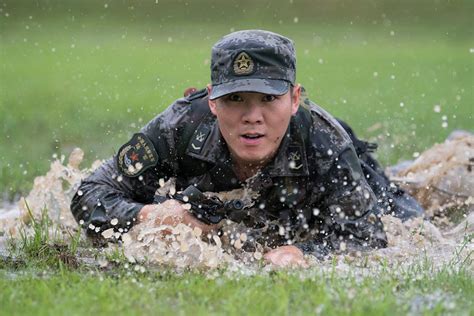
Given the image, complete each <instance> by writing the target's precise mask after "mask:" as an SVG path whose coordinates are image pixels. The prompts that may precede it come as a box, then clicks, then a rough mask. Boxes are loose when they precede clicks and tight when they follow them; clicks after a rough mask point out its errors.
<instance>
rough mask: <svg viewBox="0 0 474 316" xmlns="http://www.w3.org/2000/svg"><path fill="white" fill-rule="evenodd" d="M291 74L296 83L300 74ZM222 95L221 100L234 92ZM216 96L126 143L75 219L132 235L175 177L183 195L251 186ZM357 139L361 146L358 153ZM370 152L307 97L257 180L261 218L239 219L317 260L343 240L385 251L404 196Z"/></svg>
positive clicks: (93, 229)
mask: <svg viewBox="0 0 474 316" xmlns="http://www.w3.org/2000/svg"><path fill="white" fill-rule="evenodd" d="M237 44H239V45H241V43H237ZM237 46H238V45H237ZM214 52H216V54H217V55H213V60H214V61H216V60H217V61H220V62H217V63H214V62H213V63H212V64H213V66H214V65H221V67H224V68H225V67H233V66H234V67H235V65H238V64H236V62H235V60H237V59H238V58H241V57H242V54H240V55H237V57H234V59H232V58H231V59H230V60H234V64H233V65H232V64H229V65H226V62H228V60H226V59H225V58H220V57H219V56H220V55H219V54H222V55H225V54H224V53H222V50H221V49H215V50H214ZM246 52H247V53H248V51H246ZM237 53H238V51H237ZM237 53H236V54H237ZM293 53H294V52H293ZM249 55H250V58H254V59H258V56H257V57H255V55H254V54H253V53H252V52H250V53H248V55H247V54H246V56H244V58H243V59H244V60H245V58H248V57H249ZM234 56H235V55H234ZM235 58H237V59H235ZM252 67H256V68H257V69H252V71H253V72H252V73H251V74H255V73H257V74H258V72H259V71H261V69H258V67H259V63H258V62H255V64H254V65H252ZM267 70H268V69H267ZM264 71H265V70H264ZM244 72H245V69H244ZM277 72H278V71H277ZM213 74H214V75H213V84H214V83H215V82H217V81H219V80H221V79H222V78H220V77H219V75H220V73H219V72H217V71H216V70H215V69H213ZM234 75H235V74H234ZM249 76H250V77H251V75H249ZM292 76H293V79H294V73H293V74H292ZM224 79H225V78H224ZM249 80H250V81H249ZM247 81H249V82H247ZM251 81H252V78H249V79H248V80H245V81H243V82H242V80H241V85H240V86H239V89H241V90H237V91H246V89H247V88H248V87H250V86H251V85H252V84H254V82H251ZM260 81H261V80H260ZM274 83H275V82H272V80H269V81H268V82H264V85H266V87H264V88H263V89H266V88H268V87H270V89H276V90H278V89H284V87H283V88H282V87H281V86H278V85H275V84H274ZM217 86H218V85H217ZM249 89H250V88H249ZM217 90H218V91H215V90H213V94H214V93H217V94H220V95H223V94H226V93H228V91H226V89H221V91H219V89H217ZM250 91H251V90H250ZM257 91H261V89H260V90H257ZM286 91H288V88H287V90H286ZM286 91H285V92H286ZM270 92H271V91H269V92H268V93H270ZM273 92H275V91H273ZM285 92H283V93H285ZM220 95H217V96H216V95H214V96H211V98H216V97H219V96H220ZM208 97H209V96H208V95H207V91H206V90H201V91H199V92H197V93H194V94H192V95H190V96H188V97H185V98H182V99H179V100H177V101H176V102H175V103H174V104H172V105H171V106H170V107H169V108H168V109H166V110H165V111H164V112H163V113H161V114H160V115H158V116H157V117H156V118H155V119H153V120H152V121H151V122H150V123H148V124H147V125H146V126H145V127H144V128H142V130H141V131H140V133H138V134H135V135H134V136H133V138H132V140H131V141H129V142H128V143H127V144H125V145H124V146H122V148H121V149H120V150H119V152H118V154H117V155H116V157H115V158H114V159H110V160H108V161H107V162H106V163H104V164H103V165H102V166H101V167H100V168H99V169H98V170H97V171H95V172H94V173H93V174H92V175H91V176H90V177H89V178H87V179H85V180H84V181H83V182H82V184H81V186H80V188H79V191H78V193H77V194H76V195H75V197H74V199H73V201H72V205H71V210H72V212H73V214H74V216H75V218H76V220H77V221H80V223H82V225H83V227H85V228H87V230H88V231H89V232H90V233H92V234H94V233H100V232H102V231H104V230H105V229H108V228H110V227H112V224H111V221H112V219H115V218H116V219H118V224H116V225H115V226H113V227H115V228H116V229H117V230H120V231H127V230H128V229H129V228H130V227H131V226H132V225H133V224H134V222H135V221H136V218H137V214H138V212H139V211H140V209H141V208H142V207H143V206H144V205H146V204H150V203H153V201H154V200H156V199H155V191H156V189H157V188H158V186H159V182H160V179H164V180H167V179H169V178H170V177H175V178H176V185H177V190H183V189H185V188H187V187H188V186H189V185H192V184H194V185H196V186H197V187H198V188H199V189H200V190H201V191H212V192H222V191H229V190H233V189H238V188H242V186H243V185H244V183H242V182H241V181H239V180H238V178H237V176H236V175H235V173H234V171H233V168H232V162H231V159H230V155H229V150H228V148H227V146H226V143H225V141H224V139H223V138H222V136H221V134H220V130H219V128H218V126H217V121H216V117H215V116H214V115H212V113H211V112H210V110H209V107H208ZM348 132H349V133H350V134H348ZM351 137H352V139H351ZM354 141H355V142H359V143H356V145H357V148H355V147H354ZM364 145H366V143H364V142H360V141H359V140H358V139H357V138H355V136H354V135H353V134H352V131H351V130H350V129H349V128H348V127H347V131H346V130H345V129H344V128H343V127H342V126H341V124H340V123H339V122H338V121H337V120H336V119H334V118H333V117H332V116H331V115H330V114H328V113H327V112H325V111H324V110H323V109H321V108H320V107H318V106H317V105H315V104H314V103H312V102H311V101H310V100H309V99H308V98H306V97H305V95H304V93H303V95H302V97H301V103H300V107H299V110H298V112H297V114H296V115H295V116H293V117H292V119H291V122H290V125H289V127H288V130H287V132H286V137H284V139H283V141H282V143H281V145H280V147H279V150H278V152H277V154H276V156H275V157H274V159H273V160H272V161H271V162H270V163H269V164H268V165H267V166H265V167H264V168H263V169H262V170H261V172H260V173H259V174H258V175H257V176H256V177H254V178H253V179H252V181H250V184H249V185H250V187H251V188H252V189H253V190H254V191H257V192H259V197H258V198H256V199H255V200H254V201H253V202H254V203H253V207H252V208H251V210H250V211H249V213H252V214H254V215H255V214H257V215H258V216H249V217H243V218H240V219H239V220H242V221H243V222H244V223H245V224H246V225H247V226H249V227H259V226H260V225H262V223H263V222H265V221H266V222H267V223H268V222H272V223H275V222H276V223H277V224H278V225H275V230H278V234H276V235H279V236H280V237H281V238H271V239H268V240H267V241H268V242H267V244H268V245H269V246H272V247H275V246H279V245H283V244H288V243H290V244H295V245H296V246H298V247H299V248H300V249H302V250H303V251H304V252H306V253H317V254H320V253H321V251H323V250H324V249H329V250H330V249H338V248H339V247H340V245H341V242H344V244H345V245H346V246H347V247H351V246H353V247H356V248H365V247H385V246H386V242H387V241H386V236H385V233H384V231H383V226H382V224H381V221H380V218H379V215H380V214H382V213H384V212H387V211H390V209H391V208H393V207H394V205H393V203H394V201H393V199H392V198H393V196H394V194H396V192H401V191H397V190H398V189H396V188H395V189H394V188H393V187H392V188H390V186H389V183H388V180H387V179H386V178H384V175H383V173H382V172H381V170H377V168H379V166H378V164H377V163H376V162H375V160H373V158H372V157H371V156H370V155H369V154H368V150H367V149H368V148H367V146H366V147H364ZM356 149H357V151H358V152H356ZM361 164H362V165H361ZM367 180H369V181H371V185H372V187H373V188H371V186H370V185H369V184H368V182H367ZM373 189H375V190H376V192H377V193H378V194H377V196H376V194H374V190H373ZM387 193H390V194H388V195H387ZM403 194H404V193H403V192H401V193H400V195H403ZM166 198H167V197H162V199H161V200H164V199H166ZM158 200H160V199H158ZM281 228H283V230H282V229H281Z"/></svg>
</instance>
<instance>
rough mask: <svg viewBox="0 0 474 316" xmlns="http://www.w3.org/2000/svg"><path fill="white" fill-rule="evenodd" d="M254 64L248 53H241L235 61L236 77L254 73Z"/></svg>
mask: <svg viewBox="0 0 474 316" xmlns="http://www.w3.org/2000/svg"><path fill="white" fill-rule="evenodd" d="M253 68H254V62H253V60H252V58H251V57H250V56H249V55H248V54H247V53H246V52H241V53H240V54H238V55H237V57H236V58H235V60H234V73H235V74H236V75H248V74H250V73H252V72H253Z"/></svg>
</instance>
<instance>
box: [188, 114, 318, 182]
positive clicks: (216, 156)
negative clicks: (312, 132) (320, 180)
mask: <svg viewBox="0 0 474 316" xmlns="http://www.w3.org/2000/svg"><path fill="white" fill-rule="evenodd" d="M299 125H300V124H297V119H296V117H295V116H293V117H292V119H291V121H290V126H289V127H288V130H287V131H286V133H285V137H284V139H283V140H282V142H281V144H280V147H279V148H278V152H277V154H276V156H275V157H274V159H273V160H272V161H271V162H270V163H269V164H268V165H267V166H265V167H264V168H263V170H262V172H263V173H266V174H268V175H269V176H270V177H295V176H308V175H309V170H308V161H307V156H306V150H305V144H304V137H303V136H304V135H303V134H302V133H303V132H304V131H303V130H304V129H303V130H302V129H301V128H298V126H299ZM186 154H187V155H189V156H191V157H193V158H197V159H200V160H203V161H206V162H210V163H213V164H215V165H216V164H218V165H222V166H227V167H228V168H231V169H232V165H231V160H230V154H229V150H228V148H227V145H226V143H225V141H224V139H223V138H222V135H221V133H220V130H219V127H218V124H217V120H216V119H215V117H214V116H213V115H212V114H210V115H209V116H207V117H206V118H205V119H204V120H203V121H202V122H201V123H200V125H199V126H198V128H197V129H196V131H195V132H194V134H193V136H192V138H191V140H190V141H189V144H188V147H187V149H186Z"/></svg>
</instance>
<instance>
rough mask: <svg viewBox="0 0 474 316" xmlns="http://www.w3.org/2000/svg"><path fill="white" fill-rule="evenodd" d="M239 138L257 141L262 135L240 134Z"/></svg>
mask: <svg viewBox="0 0 474 316" xmlns="http://www.w3.org/2000/svg"><path fill="white" fill-rule="evenodd" d="M241 136H242V137H243V138H245V139H259V138H261V137H263V135H262V134H242V135H241Z"/></svg>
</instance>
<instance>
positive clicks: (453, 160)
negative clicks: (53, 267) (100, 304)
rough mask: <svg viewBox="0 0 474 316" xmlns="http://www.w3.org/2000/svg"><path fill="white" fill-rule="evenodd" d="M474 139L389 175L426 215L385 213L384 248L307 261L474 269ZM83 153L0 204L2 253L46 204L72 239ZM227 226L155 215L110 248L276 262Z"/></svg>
mask: <svg viewBox="0 0 474 316" xmlns="http://www.w3.org/2000/svg"><path fill="white" fill-rule="evenodd" d="M473 144H474V137H473V136H472V135H461V136H460V137H455V138H454V139H451V140H448V141H446V142H445V143H443V144H440V145H437V146H434V147H433V148H432V149H430V150H428V151H426V152H425V153H423V154H422V155H421V156H420V157H419V158H418V159H417V160H416V161H415V162H414V163H412V164H409V165H408V166H407V167H405V168H403V169H399V170H398V171H397V173H396V174H393V173H392V177H393V178H394V179H395V180H396V181H397V182H399V183H402V184H403V186H404V187H405V188H406V189H408V190H410V191H411V192H412V193H413V194H414V196H416V197H417V198H418V199H419V200H420V202H421V203H422V204H423V205H424V207H425V208H426V209H427V217H426V218H425V219H423V218H416V219H412V220H409V221H406V222H401V221H400V220H399V219H397V218H394V217H392V216H384V217H383V218H382V220H383V222H384V225H385V229H386V232H387V236H388V241H389V246H388V247H387V248H385V249H378V250H373V251H370V252H365V253H360V252H350V251H348V252H345V253H335V254H331V255H330V257H328V258H327V259H328V260H322V261H319V260H317V259H315V258H314V257H312V256H307V257H306V259H307V261H308V263H309V264H310V266H313V267H314V268H317V269H320V270H334V269H335V270H336V271H338V272H348V273H353V272H356V273H357V274H359V275H365V274H371V273H374V271H381V270H382V269H383V267H386V266H389V267H394V268H395V267H409V266H410V265H413V264H415V263H418V262H421V261H426V260H429V261H430V262H431V263H432V264H433V265H434V266H435V267H436V266H441V265H443V264H451V265H452V266H453V267H454V268H456V267H458V266H460V265H464V266H467V267H468V268H469V269H471V271H473V270H474V266H473V260H472V253H473V251H474V243H473V240H472V238H473V236H474V198H473V197H472V196H473V195H474V183H473V180H472V179H474V177H472V175H471V174H470V173H471V170H472V166H471V165H472V160H470V159H472V158H473V157H474V151H473V150H474V145H473ZM82 159H83V152H82V151H81V150H80V149H76V150H74V151H73V152H72V153H71V155H70V157H69V159H68V161H65V158H64V157H62V158H61V159H60V160H57V161H54V162H53V163H52V164H51V169H50V170H49V171H48V173H47V174H46V175H44V176H42V177H38V178H36V179H35V182H34V187H33V190H32V191H31V192H30V194H29V195H28V196H27V197H25V198H24V199H22V200H20V201H19V203H18V205H16V207H12V206H8V207H6V208H3V209H0V255H2V254H5V253H7V249H6V247H7V246H6V242H5V241H6V238H7V236H11V238H13V239H16V238H19V234H20V229H24V231H25V232H26V233H27V234H31V233H32V229H31V228H30V227H29V226H28V223H29V221H30V215H29V212H31V214H32V215H33V216H34V217H36V218H39V217H40V216H41V214H42V210H47V215H48V216H49V218H50V219H51V220H52V222H53V223H54V227H52V228H51V230H54V231H56V232H57V230H58V228H59V231H60V232H62V234H63V237H64V238H65V239H67V238H70V237H69V236H70V235H69V233H70V232H71V231H74V230H77V229H78V228H77V224H76V223H75V221H74V219H73V217H72V215H71V212H70V210H69V202H70V200H71V198H72V195H73V194H74V192H75V190H76V189H77V186H78V184H79V183H80V180H81V179H82V178H84V177H86V176H87V175H88V174H89V173H90V172H91V171H92V170H94V169H95V168H97V167H98V166H99V165H100V162H95V163H94V164H93V165H92V166H91V167H90V168H87V169H80V163H81V161H82ZM470 166H471V167H470ZM173 189H174V188H173V183H172V182H169V183H166V184H164V185H163V187H162V188H161V190H162V191H163V190H164V191H166V190H168V191H169V190H173ZM248 193H249V192H245V190H242V191H239V190H237V191H233V192H231V193H229V194H227V195H226V196H222V197H221V198H222V199H224V200H225V199H228V198H234V197H240V198H242V196H245V195H248ZM158 207H161V206H158ZM460 208H461V209H463V210H464V214H462V215H463V216H464V217H462V219H461V221H460V223H458V224H456V225H455V224H453V223H452V222H451V221H450V217H449V215H450V214H449V212H450V211H452V210H453V209H460ZM28 209H29V211H28ZM162 211H166V210H162ZM222 225H223V227H221V229H222V230H223V231H224V232H226V234H225V235H224V236H217V235H213V234H210V235H206V234H203V232H202V231H201V230H200V229H192V228H190V227H188V226H185V225H182V224H181V225H178V226H176V227H171V226H166V225H156V224H155V219H154V218H152V217H150V218H149V219H148V221H147V222H144V223H141V224H139V225H136V226H134V227H133V228H132V229H131V230H130V232H128V233H126V234H123V235H122V240H123V243H122V244H121V245H118V244H112V243H110V244H109V247H108V248H106V251H113V250H114V249H115V248H117V247H123V250H124V253H125V255H126V256H127V258H128V259H129V260H130V262H134V263H140V264H147V265H165V266H168V267H172V268H176V269H178V270H182V269H185V268H202V269H205V270H209V271H212V270H213V269H215V268H221V267H227V271H239V272H240V273H246V274H253V273H257V271H264V270H265V269H271V268H272V267H270V266H265V263H264V262H263V259H262V258H263V253H264V249H263V248H261V247H259V246H258V245H257V247H256V249H255V250H254V251H253V252H246V251H244V250H243V249H242V245H243V243H245V241H246V239H247V235H246V234H245V230H244V229H243V228H242V227H240V226H239V225H237V224H235V223H231V222H224V223H223V224H222ZM112 234H113V232H112V231H105V232H103V236H104V237H110V236H112ZM83 238H85V237H83ZM99 264H100V265H107V262H103V260H102V261H101V262H100V263H99ZM262 266H264V267H263V270H262Z"/></svg>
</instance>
